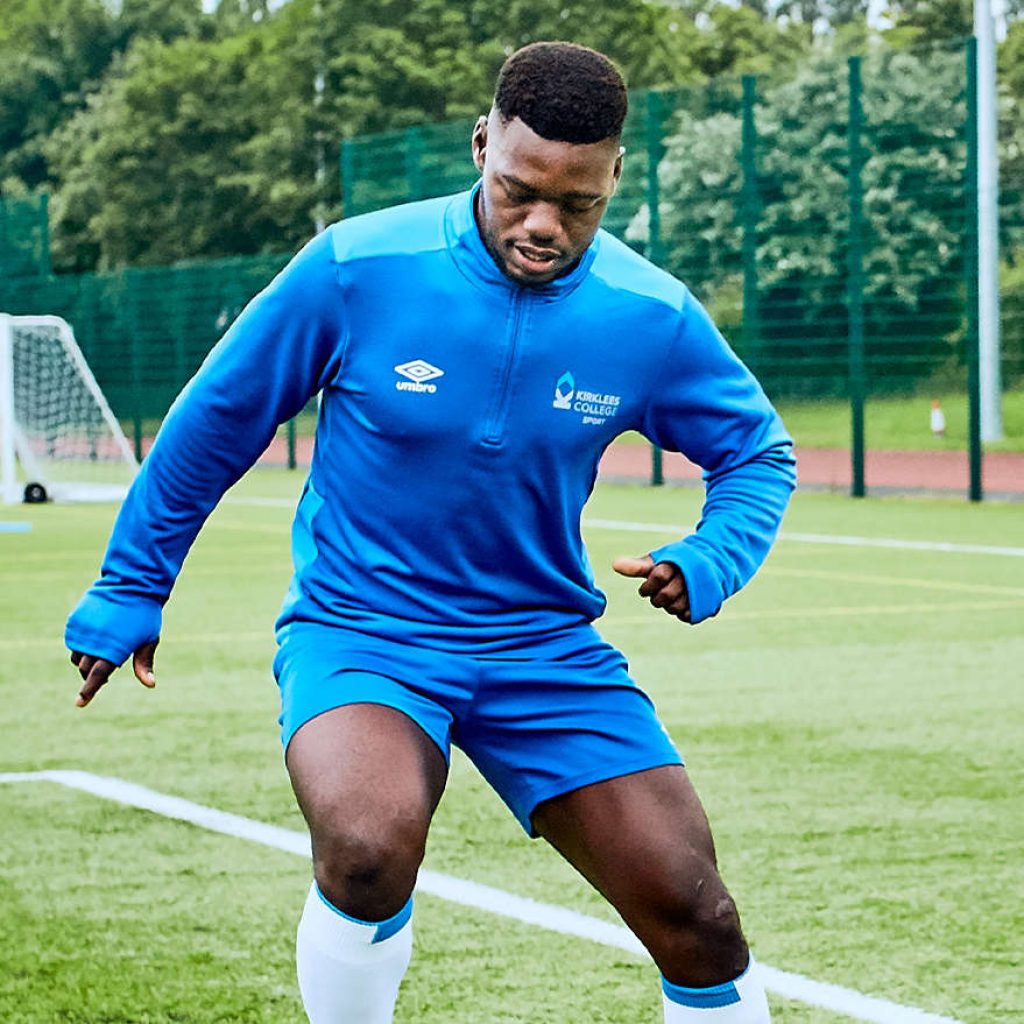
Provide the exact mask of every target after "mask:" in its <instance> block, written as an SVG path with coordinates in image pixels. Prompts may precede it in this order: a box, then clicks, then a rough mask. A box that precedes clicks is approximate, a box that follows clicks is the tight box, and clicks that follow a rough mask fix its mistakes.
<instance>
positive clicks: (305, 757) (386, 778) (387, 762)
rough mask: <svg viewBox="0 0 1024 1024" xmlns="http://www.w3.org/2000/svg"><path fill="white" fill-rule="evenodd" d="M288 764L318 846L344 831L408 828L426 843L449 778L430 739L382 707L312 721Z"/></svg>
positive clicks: (348, 708) (347, 709)
mask: <svg viewBox="0 0 1024 1024" xmlns="http://www.w3.org/2000/svg"><path fill="white" fill-rule="evenodd" d="M286 763H287V766H288V775H289V778H290V779H291V782H292V788H293V789H294V790H295V797H296V800H297V801H298V804H299V808H300V809H301V810H302V813H303V815H304V816H305V818H306V821H307V823H308V824H309V827H310V833H311V835H312V837H313V843H314V847H315V846H316V844H317V842H318V840H320V841H328V840H330V839H333V838H335V837H336V836H337V834H338V833H340V832H344V833H345V834H347V835H350V836H359V837H366V836H372V835H375V834H378V833H382V832H385V831H387V832H393V831H395V830H396V829H401V831H402V832H403V833H406V837H407V838H409V839H417V840H418V839H419V838H420V837H422V838H423V839H425V838H426V831H427V827H428V826H429V824H430V819H431V817H432V815H433V813H434V810H435V808H436V807H437V804H438V801H439V800H440V799H441V794H442V792H443V790H444V785H445V780H446V777H447V773H448V766H447V763H446V761H445V759H444V757H443V756H442V754H441V752H440V750H438V748H437V744H436V743H435V742H434V741H433V740H432V739H431V738H430V736H428V735H427V733H426V732H424V731H423V729H422V728H421V727H420V726H419V725H417V724H416V722H414V721H413V720H412V719H411V718H410V717H409V716H408V715H406V714H405V713H404V712H402V711H398V710H396V709H395V708H392V707H387V706H383V705H379V704H346V705H344V706H342V707H337V708H333V709H331V710H330V711H326V712H324V713H323V714H321V715H318V716H317V717H316V718H313V719H311V720H310V721H309V722H307V723H306V724H305V725H303V726H301V727H300V728H299V729H298V731H297V732H296V733H295V735H294V737H293V738H292V741H291V743H290V744H289V745H288V752H287V755H286Z"/></svg>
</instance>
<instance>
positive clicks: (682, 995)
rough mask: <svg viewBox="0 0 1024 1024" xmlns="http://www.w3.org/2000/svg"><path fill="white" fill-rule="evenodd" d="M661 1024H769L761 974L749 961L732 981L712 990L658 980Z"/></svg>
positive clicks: (766, 1000) (755, 965)
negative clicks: (662, 1001)
mask: <svg viewBox="0 0 1024 1024" xmlns="http://www.w3.org/2000/svg"><path fill="white" fill-rule="evenodd" d="M661 990H662V996H663V998H664V1001H665V1024H769V1022H770V1020H771V1014H769V1012H768V998H767V996H766V995H765V994H764V982H763V981H762V980H761V972H760V971H759V970H758V968H757V964H756V963H754V958H753V957H751V958H750V963H748V964H747V969H746V970H745V971H744V972H743V973H742V974H741V975H740V976H739V977H738V978H736V979H735V980H733V981H727V982H726V983H725V984H724V985H715V986H714V987H713V988H685V987H684V986H682V985H673V984H672V983H671V982H669V981H666V980H665V979H664V978H662V979H661Z"/></svg>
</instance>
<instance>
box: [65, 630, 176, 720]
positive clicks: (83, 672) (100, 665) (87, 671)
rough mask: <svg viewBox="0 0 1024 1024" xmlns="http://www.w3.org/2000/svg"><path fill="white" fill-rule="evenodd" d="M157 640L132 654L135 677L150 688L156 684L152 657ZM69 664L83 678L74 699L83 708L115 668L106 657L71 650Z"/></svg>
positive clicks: (104, 683) (154, 654)
mask: <svg viewBox="0 0 1024 1024" xmlns="http://www.w3.org/2000/svg"><path fill="white" fill-rule="evenodd" d="M159 642H160V640H159V638H157V639H156V640H152V641H150V642H149V643H146V644H143V645H142V646H141V647H140V648H139V649H138V650H137V651H136V652H135V654H134V655H133V656H132V668H133V669H134V670H135V678H136V679H138V681H139V682H140V683H142V685H143V686H147V687H149V688H150V689H152V688H153V687H154V686H156V675H155V674H154V672H153V659H154V657H155V656H156V645H157V644H158V643H159ZM71 664H72V665H74V666H75V667H76V668H77V669H78V674H79V675H80V676H81V677H82V679H83V684H82V688H81V689H80V690H79V691H78V696H77V698H76V699H75V704H76V705H77V706H78V707H80V708H84V707H85V706H86V705H87V704H88V703H89V702H90V701H91V700H92V699H93V697H95V696H96V694H97V693H99V691H100V689H101V688H102V687H103V686H105V685H106V683H107V680H108V679H109V678H110V677H111V675H113V673H114V670H115V669H116V668H117V666H116V665H115V664H114V663H113V662H112V661H107V660H106V658H96V657H93V655H91V654H83V653H82V652H81V651H72V652H71Z"/></svg>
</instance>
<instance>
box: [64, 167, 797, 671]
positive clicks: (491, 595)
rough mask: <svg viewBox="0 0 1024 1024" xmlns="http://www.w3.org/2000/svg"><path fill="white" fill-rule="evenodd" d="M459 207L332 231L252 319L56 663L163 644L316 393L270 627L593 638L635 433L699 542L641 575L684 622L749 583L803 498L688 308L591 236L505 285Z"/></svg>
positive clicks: (762, 420) (743, 388) (670, 551)
mask: <svg viewBox="0 0 1024 1024" xmlns="http://www.w3.org/2000/svg"><path fill="white" fill-rule="evenodd" d="M478 187H479V186H478ZM474 192H475V190H474ZM474 192H466V193H461V194H459V195H455V196H449V197H445V198H442V199H435V200H429V201H426V202H422V203H414V204H410V205H407V206H400V207H395V208H393V209H389V210H385V211H381V212H378V213H372V214H368V215H366V216H362V217H356V218H353V219H351V220H346V221H342V222H340V223H338V224H335V225H334V226H332V227H331V228H329V229H328V230H327V231H325V232H323V233H322V234H321V235H319V236H318V237H317V238H315V239H314V240H313V241H312V242H310V243H309V244H308V245H307V246H306V247H305V248H304V249H303V250H302V251H301V252H300V253H299V254H298V255H297V256H296V257H295V258H294V259H293V260H292V262H291V263H290V264H289V265H288V266H287V267H286V268H285V269H284V270H283V271H282V272H281V273H280V274H279V275H278V276H277V277H276V278H275V279H274V281H273V282H272V283H271V284H270V285H269V286H268V287H267V288H266V289H265V290H264V291H263V292H261V293H260V294H259V295H258V296H256V298H255V299H253V301H252V302H251V303H250V304H249V305H248V307H247V308H246V309H245V310H244V312H243V313H242V314H241V316H240V317H239V318H238V320H237V321H236V322H235V324H234V325H233V326H232V327H231V329H230V330H229V331H228V333H227V334H226V335H225V337H224V338H223V339H222V340H221V341H220V343H219V344H218V345H217V346H216V347H215V348H214V350H213V351H212V352H211V354H210V356H209V357H208V358H207V360H206V362H205V363H204V364H203V366H202V367H201V369H200V370H199V372H198V373H197V374H196V376H195V377H194V378H193V379H192V381H191V382H190V383H189V384H188V386H187V387H186V388H185V390H184V391H183V392H182V394H181V395H180V396H179V398H178V400H177V401H176V403H175V404H174V406H173V408H172V409H171V411H170V413H169V414H168V416H167V418H166V420H165V422H164V425H163V427H162V429H161V431H160V434H159V436H158V438H157V440H156V443H155V444H154V446H153V449H152V451H151V452H150V453H149V455H148V457H147V458H146V460H145V462H144V464H143V466H142V469H141V471H140V473H139V475H138V477H137V479H136V481H135V483H134V484H133V486H132V488H131V490H130V492H129V494H128V496H127V498H126V500H125V502H124V505H123V507H122V509H121V512H120V514H119V516H118V518H117V521H116V524H115V526H114V530H113V534H112V537H111V540H110V544H109V547H108V550H107V553H106V556H105V559H104V562H103V566H102V570H101V576H100V578H99V580H98V581H97V582H96V583H95V584H94V585H93V586H92V588H91V589H90V590H89V591H88V592H87V593H86V595H85V596H84V597H83V599H82V601H81V602H80V603H79V605H78V607H77V608H76V609H75V611H74V612H73V614H72V616H71V618H70V619H69V621H68V626H67V632H66V642H67V645H68V647H69V648H71V649H72V650H78V651H82V652H85V653H88V654H92V655H95V656H99V657H103V658H107V659H109V660H110V661H113V662H115V663H117V664H120V663H121V662H123V661H124V660H125V659H126V658H127V657H128V656H129V655H130V654H131V652H132V651H134V650H135V649H137V648H138V647H139V646H141V645H142V644H143V643H145V642H146V641H147V640H151V639H154V638H155V637H156V636H157V635H158V634H159V632H160V621H161V609H162V606H163V604H164V602H165V601H166V599H167V597H168V595H169V594H170V591H171V588H172V586H173V584H174V581H175V578H176V577H177V575H178V572H179V571H180V569H181V566H182V563H183V561H184V559H185V556H186V554H187V552H188V550H189V547H190V546H191V544H192V542H193V541H194V540H195V538H196V535H197V534H198V532H199V530H200V528H201V526H202V524H203V522H204V521H205V519H206V517H207V516H208V515H209V513H210V512H211V511H212V509H213V508H214V506H215V505H216V504H217V502H218V500H219V499H220V498H221V496H222V495H223V494H224V492H225V491H226V490H227V488H228V487H230V486H231V485H232V484H233V483H234V482H235V481H236V480H237V479H238V478H239V477H240V476H241V475H242V474H243V473H244V472H245V471H246V470H247V469H248V468H249V467H250V466H251V465H252V464H253V463H254V462H255V461H256V460H257V459H258V458H259V456H260V454H261V453H262V452H263V451H264V449H265V448H266V446H267V444H268V443H269V442H270V440H271V438H272V437H273V435H274V432H275V430H276V428H277V426H278V425H279V424H280V423H282V422H284V421H286V420H288V419H289V418H291V417H292V416H294V415H295V414H296V413H298V412H299V411H300V410H301V409H302V407H303V406H304V405H305V404H306V402H307V401H308V399H309V398H310V397H311V396H312V395H315V394H316V393H317V392H322V401H321V406H320V413H319V419H318V423H317V431H316V441H315V446H314V454H313V461H312V466H311V468H310V472H309V478H308V480H307V482H306V486H305V490H304V491H303V494H302V498H301V500H300V502H299V506H298V510H297V513H296V517H295V522H294V525H293V530H292V549H293V557H294V563H295V575H294V578H293V582H292V586H291V588H290V591H289V593H288V596H287V598H286V600H285V605H284V609H283V611H282V613H281V618H280V620H279V626H287V624H288V623H290V622H293V621H297V620H304V621H318V622H323V623H327V624H333V625H343V626H348V627H350V628H353V629H357V630H360V631H363V632H366V633H371V634H376V635H380V636H385V637H391V638H394V639H399V640H402V641H406V642H412V643H424V644H427V645H437V646H442V647H449V648H452V649H460V648H464V649H481V648H487V647H488V646H493V645H499V646H501V645H508V644H515V643H519V642H528V641H529V639H530V638H531V637H534V636H540V635H545V634H548V633H550V632H552V631H557V630H560V629H564V628H568V627H571V626H573V625H574V624H579V623H581V622H587V621H592V620H593V619H595V618H597V617H598V616H600V615H601V613H602V612H603V610H604V606H605V599H604V595H603V594H602V593H601V592H600V590H599V589H598V588H597V587H596V586H595V583H594V578H593V574H592V572H591V569H590V566H589V563H588V561H587V555H586V552H585V550H584V546H583V541H582V538H581V534H580V516H581V513H582V509H583V505H584V503H585V502H586V500H587V497H588V496H589V494H590V492H591V489H592V487H593V484H594V481H595V479H596V476H597V466H598V461H599V459H600V457H601V454H602V452H603V451H604V450H605V448H606V447H607V446H608V444H609V443H610V442H611V441H612V440H613V439H614V438H615V437H616V436H617V435H618V434H621V433H622V432H623V431H627V430H637V431H640V432H642V433H643V434H644V435H645V436H646V437H647V438H649V439H650V440H651V441H653V442H654V443H655V444H657V445H660V446H661V447H662V448H665V449H667V450H669V451H679V452H683V453H684V454H685V455H686V456H687V457H688V458H689V459H691V460H692V461H694V462H696V463H697V464H698V465H700V466H701V467H703V469H704V471H705V483H706V489H707V495H706V501H705V506H704V511H703V515H702V518H701V521H700V523H699V524H698V525H697V527H696V529H695V531H694V532H693V534H691V535H690V536H688V537H686V538H684V539H682V540H680V541H678V542H675V543H672V544H668V545H666V546H665V547H663V548H659V549H657V550H656V551H653V552H652V554H653V556H654V558H655V560H656V561H670V562H673V563H675V564H676V565H678V566H679V568H680V569H681V570H682V572H683V574H684V576H685V578H686V583H687V587H688V589H689V596H690V604H691V610H692V619H693V621H694V622H699V621H700V620H702V619H705V618H707V617H708V616H710V615H713V614H715V613H716V612H717V611H718V609H719V608H720V606H721V604H722V602H723V601H724V600H725V599H726V598H727V597H729V596H730V595H731V594H733V593H734V592H735V591H737V590H738V589H739V588H740V587H742V586H743V585H744V584H745V583H746V582H747V581H748V580H749V579H750V578H751V576H753V574H754V572H755V571H756V569H757V568H758V566H759V565H760V564H761V562H762V561H763V559H764V558H765V556H766V554H767V552H768V549H769V547H770V545H771V543H772V540H773V539H774V536H775V533H776V530H777V529H778V525H779V522H780V520H781V518H782V514H783V511H784V509H785V506H786V503H787V501H788V498H789V495H790V492H791V490H792V488H793V485H794V482H795V470H794V460H793V457H792V443H791V441H790V439H789V437H788V436H787V435H786V433H785V431H784V429H783V426H782V424H781V422H780V420H779V418H778V416H777V414H776V413H775V411H774V410H773V409H772V407H771V405H770V404H769V402H768V401H767V399H766V398H765V396H764V393H763V392H762V390H761V388H760V386H759V385H758V383H757V382H756V381H755V379H754V378H753V376H752V375H751V374H750V372H749V371H748V370H747V369H746V368H745V367H744V366H743V364H742V363H741V362H740V361H739V359H737V357H736V356H735V355H734V354H733V352H732V351H731V350H730V348H729V346H728V345H727V344H726V343H725V341H724V340H723V338H722V336H721V335H720V334H719V332H718V331H717V329H716V328H715V327H714V325H713V324H712V323H711V321H710V319H709V318H708V315H707V313H706V312H705V311H704V309H703V308H702V307H701V306H700V304H699V303H698V302H697V301H696V300H695V299H694V298H693V296H692V295H691V294H690V293H689V292H688V290H687V289H686V287H685V286H684V285H683V284H681V283H680V282H679V281H677V280H676V279H675V278H673V277H671V276H670V275H668V274H666V273H664V272H663V271H661V270H659V269H657V268H656V267H654V266H653V265H652V264H651V263H649V262H648V261H647V260H645V259H644V258H643V257H641V256H639V255H637V254H636V253H635V252H633V251H632V250H630V249H629V248H628V247H627V246H625V245H623V244H622V243H621V242H619V241H617V240H616V239H615V238H614V237H612V236H611V235H609V234H608V233H606V232H604V231H601V232H599V233H598V234H597V236H596V238H595V239H594V242H593V243H592V245H591V246H590V248H589V249H588V250H587V252H586V253H585V254H584V256H583V258H582V259H581V261H580V262H579V264H578V265H577V266H576V267H575V268H574V269H573V270H572V271H570V272H569V273H568V274H566V275H564V276H562V277H560V278H558V279H556V280H555V281H552V282H551V283H550V284H546V285H542V286H522V285H519V284H517V283H516V282H514V281H512V280H511V279H509V278H508V277H506V276H505V275H504V274H503V273H502V271H501V270H500V269H499V268H498V266H497V264H496V263H495V262H494V260H493V259H492V257H491V256H490V254H489V253H488V251H487V249H486V248H485V246H484V244H483V241H482V239H481V237H480V234H479V230H478V228H477V225H476V222H475V218H474V215H473V201H474Z"/></svg>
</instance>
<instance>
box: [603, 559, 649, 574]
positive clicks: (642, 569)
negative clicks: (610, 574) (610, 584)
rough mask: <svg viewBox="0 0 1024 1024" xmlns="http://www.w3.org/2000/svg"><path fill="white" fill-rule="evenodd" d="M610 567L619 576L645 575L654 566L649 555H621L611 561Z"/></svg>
mask: <svg viewBox="0 0 1024 1024" xmlns="http://www.w3.org/2000/svg"><path fill="white" fill-rule="evenodd" d="M612 568H613V569H614V570H615V571H616V572H617V573H618V574H619V575H620V576H632V577H637V578H639V577H641V576H646V575H647V574H648V573H649V572H650V571H651V570H652V569H653V568H654V559H653V558H651V556H650V555H644V556H643V557H642V558H630V557H622V558H616V559H615V561H614V562H612Z"/></svg>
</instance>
